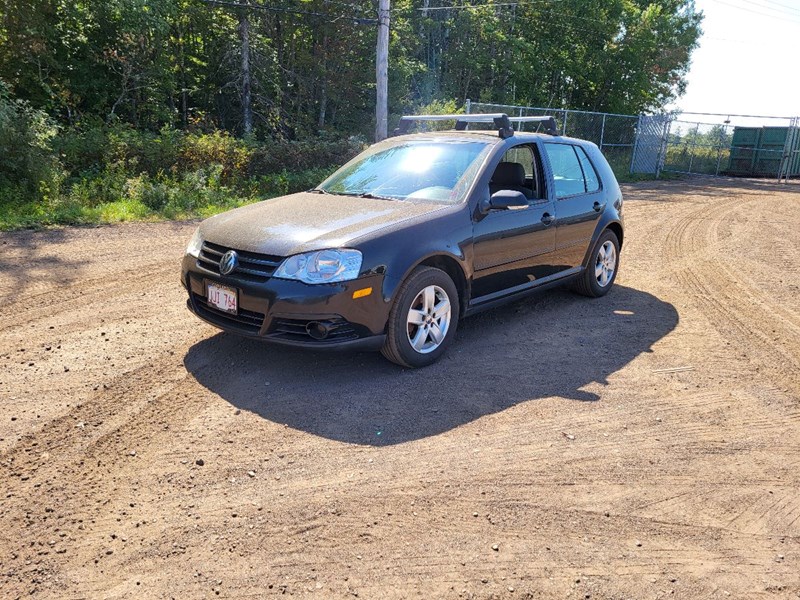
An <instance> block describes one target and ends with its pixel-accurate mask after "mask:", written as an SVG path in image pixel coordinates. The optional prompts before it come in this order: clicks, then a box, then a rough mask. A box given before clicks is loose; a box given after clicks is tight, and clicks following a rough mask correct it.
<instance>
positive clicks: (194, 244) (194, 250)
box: [186, 227, 203, 258]
mask: <svg viewBox="0 0 800 600" xmlns="http://www.w3.org/2000/svg"><path fill="white" fill-rule="evenodd" d="M202 248H203V236H201V235H200V228H199V227H198V228H197V229H195V230H194V235H193V236H192V239H191V240H189V245H188V246H186V254H189V255H191V256H194V257H195V258H197V257H198V256H200V250H201V249H202Z"/></svg>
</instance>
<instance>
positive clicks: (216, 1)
mask: <svg viewBox="0 0 800 600" xmlns="http://www.w3.org/2000/svg"><path fill="white" fill-rule="evenodd" d="M201 1H202V2H205V3H206V4H211V5H214V6H224V7H227V8H244V9H247V10H260V11H264V12H274V13H289V14H293V15H304V16H309V17H321V18H323V19H326V20H328V22H329V23H335V22H336V21H340V20H342V19H347V20H348V21H353V22H354V23H357V24H359V25H377V24H378V19H368V18H364V17H353V16H348V15H338V16H335V17H333V15H330V14H325V13H320V12H312V11H307V10H298V9H296V8H286V7H282V6H266V5H264V4H246V3H243V2H232V1H229V0H201ZM331 17H333V18H331Z"/></svg>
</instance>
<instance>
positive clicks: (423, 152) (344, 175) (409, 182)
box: [317, 140, 491, 204]
mask: <svg viewBox="0 0 800 600" xmlns="http://www.w3.org/2000/svg"><path fill="white" fill-rule="evenodd" d="M490 147H491V145H490V144H488V143H486V142H476V141H461V140H447V141H442V140H413V141H407V140H406V141H399V140H398V141H393V140H389V141H386V142H383V143H381V144H376V145H375V146H373V147H372V148H370V149H368V150H366V151H365V152H363V153H362V154H359V155H358V156H356V157H355V158H354V159H353V160H351V161H350V162H349V163H347V164H346V165H344V166H343V167H342V168H341V169H339V170H338V171H336V173H334V174H333V175H331V176H330V177H329V178H328V179H326V180H325V181H324V182H323V183H322V185H320V186H319V187H318V188H317V189H318V190H321V191H323V192H327V193H330V194H342V195H346V196H364V197H373V198H375V197H377V198H386V199H391V200H415V199H418V200H423V201H434V202H441V203H447V204H455V203H457V202H460V201H461V200H462V199H463V198H464V195H465V194H466V192H467V190H468V189H469V187H470V184H471V183H472V181H473V180H474V179H475V176H476V174H477V173H478V170H479V169H480V165H481V163H482V162H483V160H482V159H483V157H484V156H485V155H486V153H487V152H488V150H489V148H490Z"/></svg>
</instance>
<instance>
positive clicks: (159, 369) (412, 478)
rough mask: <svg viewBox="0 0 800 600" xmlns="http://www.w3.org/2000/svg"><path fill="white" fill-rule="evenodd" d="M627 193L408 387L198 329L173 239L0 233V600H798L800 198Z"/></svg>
mask: <svg viewBox="0 0 800 600" xmlns="http://www.w3.org/2000/svg"><path fill="white" fill-rule="evenodd" d="M624 192H625V194H626V207H625V211H626V219H627V221H626V225H627V231H626V239H625V247H624V248H623V251H622V269H621V272H620V276H619V278H618V279H617V284H616V286H615V288H614V290H613V291H612V292H611V293H610V294H609V295H608V296H606V297H605V298H601V299H597V300H588V299H585V298H581V297H578V296H575V295H573V294H571V293H569V292H567V291H555V292H551V293H546V294H543V295H540V296H535V297H533V298H531V299H528V300H525V301H521V302H518V303H516V304H513V305H511V306H510V307H506V308H501V309H497V310H494V311H492V312H489V313H485V314H482V315H478V316H476V317H473V318H471V319H468V320H466V321H464V322H463V323H462V325H461V328H460V329H459V334H458V339H457V341H456V344H455V346H454V347H453V348H452V350H451V351H450V352H449V353H448V354H447V356H446V357H445V359H444V360H443V361H442V362H440V363H439V364H437V365H434V366H432V367H429V368H427V369H423V370H419V371H410V370H403V369H400V368H399V367H397V366H395V365H392V364H390V363H388V362H386V361H385V360H384V359H382V358H381V356H380V355H379V354H318V353H309V352H304V351H299V350H294V349H285V348H281V347H273V346H268V345H262V344H258V343H256V342H252V341H248V340H241V339H238V338H236V337H234V336H230V335H227V334H222V333H219V332H218V331H217V330H215V329H214V328H212V327H210V326H208V325H206V324H203V323H202V322H200V321H199V320H197V319H196V318H195V317H194V316H192V315H191V314H190V313H189V312H188V311H187V310H186V308H185V295H184V291H183V289H182V288H181V286H180V283H179V261H180V257H181V254H182V252H183V250H184V247H185V244H186V242H187V240H188V238H189V236H190V235H191V232H192V229H193V227H194V224H193V223H154V224H128V225H119V226H111V227H99V228H69V229H60V230H52V231H43V232H16V233H4V234H0V481H2V490H1V491H2V493H1V494H0V597H3V598H16V597H28V596H29V595H32V596H34V597H37V598H172V597H175V598H181V599H183V598H206V597H209V598H215V597H220V598H250V597H252V598H260V597H265V596H271V595H282V594H285V595H290V596H303V595H316V596H317V597H320V598H353V597H355V596H358V597H359V598H409V597H419V598H570V599H571V598H581V599H586V598H615V599H617V598H619V599H621V598H636V599H644V598H685V599H690V600H695V599H699V598H746V599H752V598H798V597H800V233H798V232H800V184H798V183H790V184H788V185H777V184H774V183H769V182H758V181H745V180H712V179H702V180H689V181H675V182H657V183H646V184H637V185H632V186H626V188H625V189H624Z"/></svg>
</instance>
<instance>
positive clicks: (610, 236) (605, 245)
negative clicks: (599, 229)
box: [574, 229, 619, 298]
mask: <svg viewBox="0 0 800 600" xmlns="http://www.w3.org/2000/svg"><path fill="white" fill-rule="evenodd" d="M618 272H619V240H618V239H617V236H616V234H615V233H614V232H613V231H611V230H610V229H606V230H605V231H604V232H603V233H602V235H601V236H600V239H598V240H597V243H596V244H595V245H594V248H592V253H591V255H590V256H589V262H588V264H587V265H586V269H585V270H584V272H583V273H581V275H580V276H579V277H578V279H577V280H576V281H575V285H574V289H575V291H576V292H578V293H579V294H582V295H583V296H589V297H590V298H599V297H600V296H605V295H606V294H607V293H608V291H609V290H610V289H611V286H612V285H614V280H615V279H616V278H617V273H618Z"/></svg>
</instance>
